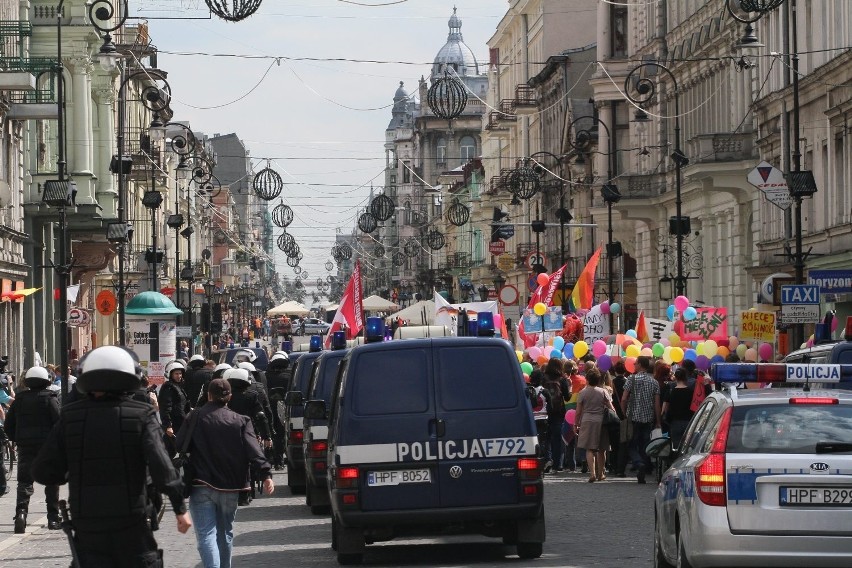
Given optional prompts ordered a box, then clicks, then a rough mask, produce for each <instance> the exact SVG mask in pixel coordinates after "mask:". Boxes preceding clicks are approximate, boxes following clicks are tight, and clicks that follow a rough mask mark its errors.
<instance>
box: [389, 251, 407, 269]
mask: <svg viewBox="0 0 852 568" xmlns="http://www.w3.org/2000/svg"><path fill="white" fill-rule="evenodd" d="M391 262H392V263H393V265H394V266H402V265H403V264H405V255H404V254H402V253H401V252H395V253H393V258H392V259H391Z"/></svg>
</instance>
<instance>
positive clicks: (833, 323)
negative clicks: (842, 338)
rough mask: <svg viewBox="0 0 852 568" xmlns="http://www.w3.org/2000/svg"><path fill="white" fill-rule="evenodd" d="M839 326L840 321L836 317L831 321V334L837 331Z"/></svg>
mask: <svg viewBox="0 0 852 568" xmlns="http://www.w3.org/2000/svg"><path fill="white" fill-rule="evenodd" d="M838 325H840V319H839V318H838V317H837V316H834V319H832V320H831V333H834V332H835V331H837V326H838Z"/></svg>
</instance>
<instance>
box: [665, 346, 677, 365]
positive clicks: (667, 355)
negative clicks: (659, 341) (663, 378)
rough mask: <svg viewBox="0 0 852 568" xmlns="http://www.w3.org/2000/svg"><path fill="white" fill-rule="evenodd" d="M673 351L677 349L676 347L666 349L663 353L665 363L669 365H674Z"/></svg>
mask: <svg viewBox="0 0 852 568" xmlns="http://www.w3.org/2000/svg"><path fill="white" fill-rule="evenodd" d="M672 349H675V347H666V348H665V350H664V351H663V361H665V362H666V363H668V364H669V365H671V364H672V363H674V359H672Z"/></svg>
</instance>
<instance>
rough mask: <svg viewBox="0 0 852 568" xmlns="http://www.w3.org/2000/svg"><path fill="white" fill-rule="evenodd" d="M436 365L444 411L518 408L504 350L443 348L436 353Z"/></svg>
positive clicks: (515, 390)
mask: <svg viewBox="0 0 852 568" xmlns="http://www.w3.org/2000/svg"><path fill="white" fill-rule="evenodd" d="M438 365H439V370H438V373H437V380H438V391H439V393H440V394H439V400H440V404H441V407H442V408H443V409H444V410H482V409H499V408H514V407H515V406H517V404H518V388H517V380H518V379H517V377H516V376H515V374H514V373H513V372H512V371H513V367H512V361H510V360H509V358H508V357H507V354H506V351H505V350H504V349H500V348H497V347H475V348H471V347H457V348H456V347H444V348H442V349H439V350H438ZM515 366H517V363H515Z"/></svg>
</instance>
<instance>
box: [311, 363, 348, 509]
mask: <svg viewBox="0 0 852 568" xmlns="http://www.w3.org/2000/svg"><path fill="white" fill-rule="evenodd" d="M346 353H347V351H346V350H345V349H341V350H338V351H326V352H324V353H323V354H322V355H320V357H319V358H317V360H316V363H315V364H314V372H313V374H312V375H311V380H310V383H309V384H308V391H307V393H308V394H307V399H308V401H309V402H310V401H312V400H321V401H330V400H331V391H332V389H333V388H334V385H335V379H336V378H337V371H338V367H339V364H340V362H341V361H342V360H343V357H344V356H345V355H346ZM303 434H304V439H303V443H302V448H303V453H304V456H305V501H306V503H307V505H308V506H309V507H310V508H311V512H312V513H314V514H315V515H319V514H323V513H328V511H329V500H328V482H327V481H326V470H327V463H328V462H327V459H328V458H327V455H326V454H327V453H328V420H326V419H325V418H324V417H323V418H311V417H309V416H305V419H304V429H303Z"/></svg>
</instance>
